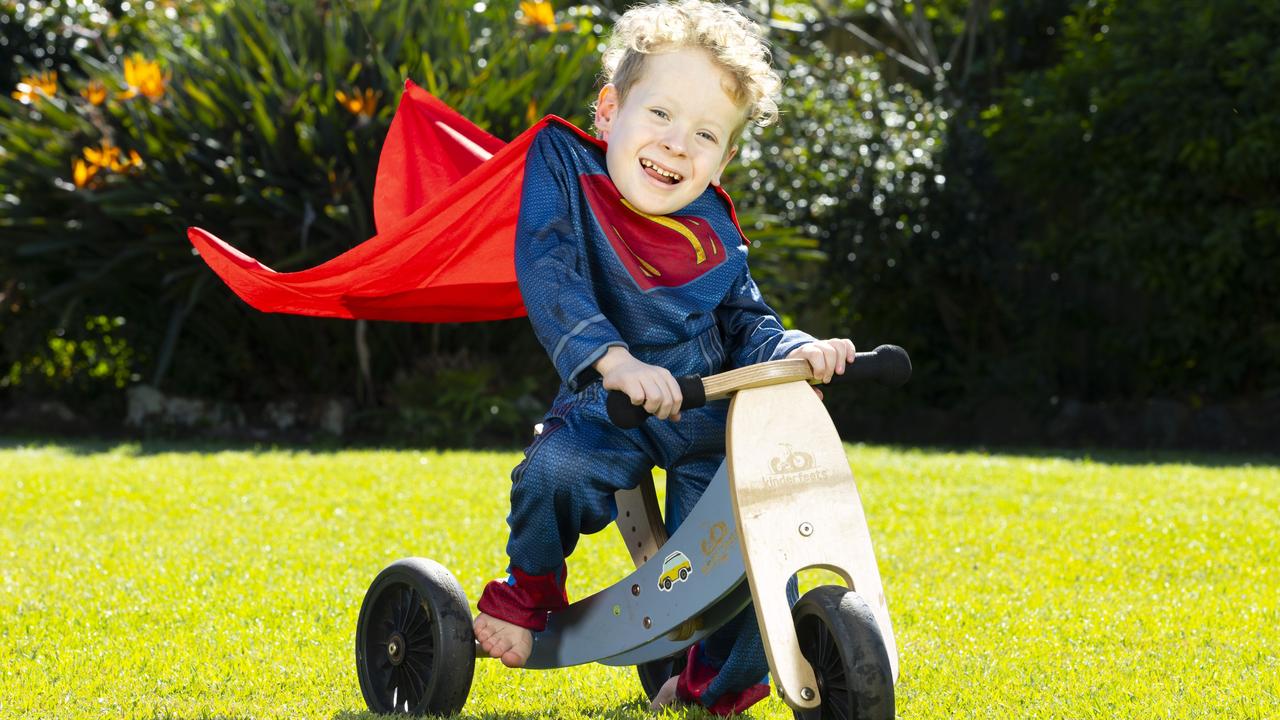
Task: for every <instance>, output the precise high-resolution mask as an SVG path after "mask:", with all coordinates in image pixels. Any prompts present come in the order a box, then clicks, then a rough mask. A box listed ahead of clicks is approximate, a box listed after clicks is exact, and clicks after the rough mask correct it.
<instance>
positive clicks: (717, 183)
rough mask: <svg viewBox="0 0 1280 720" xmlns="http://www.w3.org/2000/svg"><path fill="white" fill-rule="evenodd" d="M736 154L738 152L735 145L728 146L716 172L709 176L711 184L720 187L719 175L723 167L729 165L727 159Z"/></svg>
mask: <svg viewBox="0 0 1280 720" xmlns="http://www.w3.org/2000/svg"><path fill="white" fill-rule="evenodd" d="M737 154H738V146H737V145H734V146H733V147H731V148H729V152H727V153H725V154H724V160H722V161H721V162H720V169H719V170H716V174H715V175H714V176H713V177H712V178H711V184H712V185H715V186H716V187H720V176H721V175H723V174H724V169H725V168H727V167H729V161H730V160H732V159H733V156H734V155H737Z"/></svg>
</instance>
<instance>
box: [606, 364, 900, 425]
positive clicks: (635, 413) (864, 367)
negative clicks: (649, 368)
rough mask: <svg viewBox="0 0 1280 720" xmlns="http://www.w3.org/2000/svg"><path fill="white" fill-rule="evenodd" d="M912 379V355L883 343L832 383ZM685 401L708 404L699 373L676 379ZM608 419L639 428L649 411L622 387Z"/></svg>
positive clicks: (612, 398)
mask: <svg viewBox="0 0 1280 720" xmlns="http://www.w3.org/2000/svg"><path fill="white" fill-rule="evenodd" d="M910 379H911V358H910V356H908V355H907V351H906V350H903V349H902V348H900V347H898V346H897V345H881V346H880V347H878V348H876V349H875V350H872V351H871V352H861V353H856V354H855V355H854V361H853V362H851V363H849V364H848V365H846V366H845V369H844V375H835V376H832V378H831V383H832V384H835V383H836V382H837V381H839V382H845V381H852V380H857V381H859V382H861V381H865V380H877V381H879V382H882V383H884V384H886V385H892V386H895V387H896V386H898V385H902V384H904V383H905V382H907V381H908V380H910ZM676 384H678V385H679V386H680V394H681V395H682V396H683V398H684V399H683V401H682V402H681V403H680V409H681V410H693V409H695V408H700V407H702V406H703V405H706V404H707V394H706V386H705V385H704V384H703V379H702V378H701V377H699V376H697V375H688V376H685V377H679V378H676ZM605 408H606V409H607V410H608V413H609V419H610V420H611V421H613V424H614V425H617V426H618V427H620V428H622V429H624V430H630V429H632V428H638V427H640V426H641V425H643V424H644V421H645V420H646V419H648V417H649V413H648V412H647V411H646V410H645V409H644V406H642V405H632V404H631V398H629V397H627V395H626V393H623V392H621V391H619V390H610V391H609V397H608V398H607V399H606V400H605Z"/></svg>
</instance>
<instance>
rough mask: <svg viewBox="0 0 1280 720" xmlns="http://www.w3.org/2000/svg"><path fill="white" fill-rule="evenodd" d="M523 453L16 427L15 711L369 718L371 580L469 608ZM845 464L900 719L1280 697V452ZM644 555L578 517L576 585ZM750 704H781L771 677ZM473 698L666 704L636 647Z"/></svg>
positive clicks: (535, 713) (0, 567)
mask: <svg viewBox="0 0 1280 720" xmlns="http://www.w3.org/2000/svg"><path fill="white" fill-rule="evenodd" d="M517 458H518V454H517V453H481V452H443V453H441V452H411V451H394V452H392V451H344V452H332V453H331V452H302V451H298V452H294V451H274V450H271V451H268V450H203V451H202V450H200V449H193V448H192V447H190V446H187V447H183V446H163V447H161V446H151V445H143V446H138V445H121V446H104V445H75V444H72V445H46V446H22V445H18V444H15V443H13V442H9V443H6V444H2V445H0V717H5V718H30V717H58V718H62V717H112V718H114V717H142V718H152V717H172V718H223V717H229V718H240V717H255V718H256V717H273V718H325V719H326V720H329V719H337V720H354V719H355V718H360V717H364V716H365V715H366V714H365V712H364V704H363V700H362V699H361V696H360V690H359V687H358V686H357V683H356V678H355V669H354V659H353V638H354V632H355V623H356V616H357V613H358V612H359V608H360V601H361V599H362V597H363V595H364V591H365V589H366V588H367V587H368V584H369V582H370V581H371V580H372V579H373V576H374V575H375V574H376V573H377V572H378V571H379V570H380V569H381V568H382V567H383V566H385V565H386V564H387V563H389V562H391V561H392V560H394V559H396V558H400V557H404V556H410V555H420V556H426V557H431V558H433V559H435V560H438V561H439V562H441V563H442V564H444V565H445V566H446V567H448V568H450V569H451V570H452V571H453V573H454V574H455V575H456V576H457V577H458V579H459V580H460V581H461V583H462V585H463V587H464V588H465V589H466V591H467V593H468V595H469V596H470V599H471V601H472V602H473V603H474V601H475V598H476V596H477V595H478V593H479V590H480V588H481V587H482V585H483V584H484V582H486V581H487V580H489V579H491V578H492V577H495V576H497V575H498V574H499V573H500V572H501V570H502V568H503V565H504V561H505V556H504V555H503V552H502V550H503V543H504V540H505V524H504V518H505V515H506V492H507V486H508V473H509V471H510V468H511V466H512V465H513V464H514V463H515V462H516V460H517ZM849 459H850V461H851V462H852V464H853V467H854V472H855V476H856V477H857V478H858V481H859V488H860V491H861V493H862V497H863V501H864V503H865V505H866V510H867V516H868V519H869V521H870V524H871V529H872V535H873V538H874V539H875V542H876V546H877V552H878V555H879V560H880V567H881V571H882V573H883V575H884V583H885V588H886V592H887V593H888V596H889V603H890V609H891V612H892V613H893V620H894V626H895V630H896V633H897V637H898V643H899V651H900V655H901V663H902V676H901V678H900V680H899V684H898V687H897V694H898V712H899V715H900V716H901V717H904V718H971V717H976V718H1143V719H1146V718H1228V717H1229V718H1259V719H1261V718H1277V717H1280V468H1277V467H1276V466H1275V465H1266V464H1254V465H1250V464H1248V463H1245V462H1243V461H1240V462H1236V461H1234V460H1231V459H1221V458H1207V459H1205V458H1197V459H1192V460H1186V459H1179V458H1175V457H1172V456H1170V457H1166V458H1160V457H1157V458H1155V459H1154V460H1152V459H1144V458H1135V457H1115V458H1113V457H1108V458H1107V459H1106V460H1105V461H1104V460H1103V459H1099V458H1094V459H1092V460H1090V459H1070V458H1061V457H1054V456H1046V457H1028V456H1013V455H985V454H973V453H965V454H961V453H945V452H925V451H903V450H896V449H887V448H878V447H851V448H850V449H849ZM626 568H627V559H626V556H625V551H624V550H623V548H622V547H621V544H620V542H619V541H618V540H617V538H616V535H615V533H613V531H608V532H605V533H601V534H600V535H597V536H594V537H591V538H588V539H586V540H585V541H584V543H583V544H582V545H581V546H580V548H579V551H578V553H577V554H576V555H575V557H574V558H573V559H572V560H571V563H570V576H569V589H570V593H571V596H573V597H580V596H582V595H583V594H586V593H589V592H592V591H594V590H596V589H598V588H600V587H603V586H605V585H606V584H609V583H611V582H612V581H613V580H614V579H616V578H617V577H619V576H621V575H622V574H623V572H624V571H625V570H626ZM806 579H808V578H806ZM684 714H685V713H678V714H677V715H680V716H683V715H684ZM751 715H752V716H753V717H756V718H789V717H790V711H789V710H788V709H787V708H786V706H785V705H784V704H783V703H782V702H781V701H779V700H777V699H776V698H771V699H769V700H767V701H766V702H764V703H762V704H761V705H759V706H757V707H756V708H755V709H753V710H752V711H751ZM464 716H465V717H478V718H479V717H483V718H499V717H520V718H533V717H564V718H595V717H613V718H645V717H651V716H650V714H649V713H648V712H647V710H646V709H645V704H644V703H642V699H641V691H640V686H639V683H638V682H637V681H636V679H635V675H634V672H633V671H632V670H630V669H626V668H607V667H603V666H594V665H592V666H585V667H578V668H570V669H566V670H557V671H549V672H532V671H531V672H516V671H510V670H507V669H505V668H503V667H501V666H500V665H498V664H496V663H493V662H483V663H479V664H478V665H477V675H476V681H475V684H474V686H473V688H472V691H471V696H470V700H469V701H468V703H467V706H466V709H465V711H464ZM687 716H688V717H699V718H701V717H704V716H703V715H702V714H701V713H694V712H688V713H687Z"/></svg>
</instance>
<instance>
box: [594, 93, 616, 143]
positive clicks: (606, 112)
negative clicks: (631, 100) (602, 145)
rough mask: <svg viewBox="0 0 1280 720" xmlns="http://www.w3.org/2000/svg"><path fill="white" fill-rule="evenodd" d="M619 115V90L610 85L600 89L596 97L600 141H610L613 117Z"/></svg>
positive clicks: (597, 126) (597, 127)
mask: <svg viewBox="0 0 1280 720" xmlns="http://www.w3.org/2000/svg"><path fill="white" fill-rule="evenodd" d="M617 113H618V88H617V86H615V85H614V84H613V83H608V84H606V85H605V86H604V87H602V88H600V94H599V95H598V96H596V122H595V124H596V132H597V133H598V134H599V135H600V139H601V140H604V141H605V142H608V141H609V131H610V130H612V129H613V117H614V115H616V114H617Z"/></svg>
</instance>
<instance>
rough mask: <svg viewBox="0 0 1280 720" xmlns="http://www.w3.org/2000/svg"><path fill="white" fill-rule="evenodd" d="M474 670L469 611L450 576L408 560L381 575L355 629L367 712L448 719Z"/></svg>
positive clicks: (430, 565)
mask: <svg viewBox="0 0 1280 720" xmlns="http://www.w3.org/2000/svg"><path fill="white" fill-rule="evenodd" d="M475 665H476V655H475V636H474V635H473V634H472V631H471V611H470V609H469V606H468V605H467V597H466V595H464V594H463V592H462V586H460V585H459V584H458V581H457V580H455V579H454V578H453V575H451V574H450V573H449V571H448V570H445V569H444V567H442V566H441V565H440V564H439V563H437V562H434V561H432V560H426V559H424V558H406V559H404V560H397V561H396V562H394V563H392V564H391V565H389V566H387V568H386V569H384V570H383V571H382V572H380V573H378V576H377V577H376V578H374V580H373V584H372V585H370V586H369V592H367V593H365V596H364V603H363V604H362V605H361V606H360V619H359V621H358V622H357V624H356V674H357V675H358V676H359V678H360V690H361V692H363V693H364V701H365V704H366V705H368V706H369V709H370V710H372V711H373V712H375V713H397V714H408V715H453V714H455V713H457V712H459V711H461V710H462V706H463V705H464V704H466V702H467V693H469V692H470V691H471V679H472V676H473V675H474V674H475Z"/></svg>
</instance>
